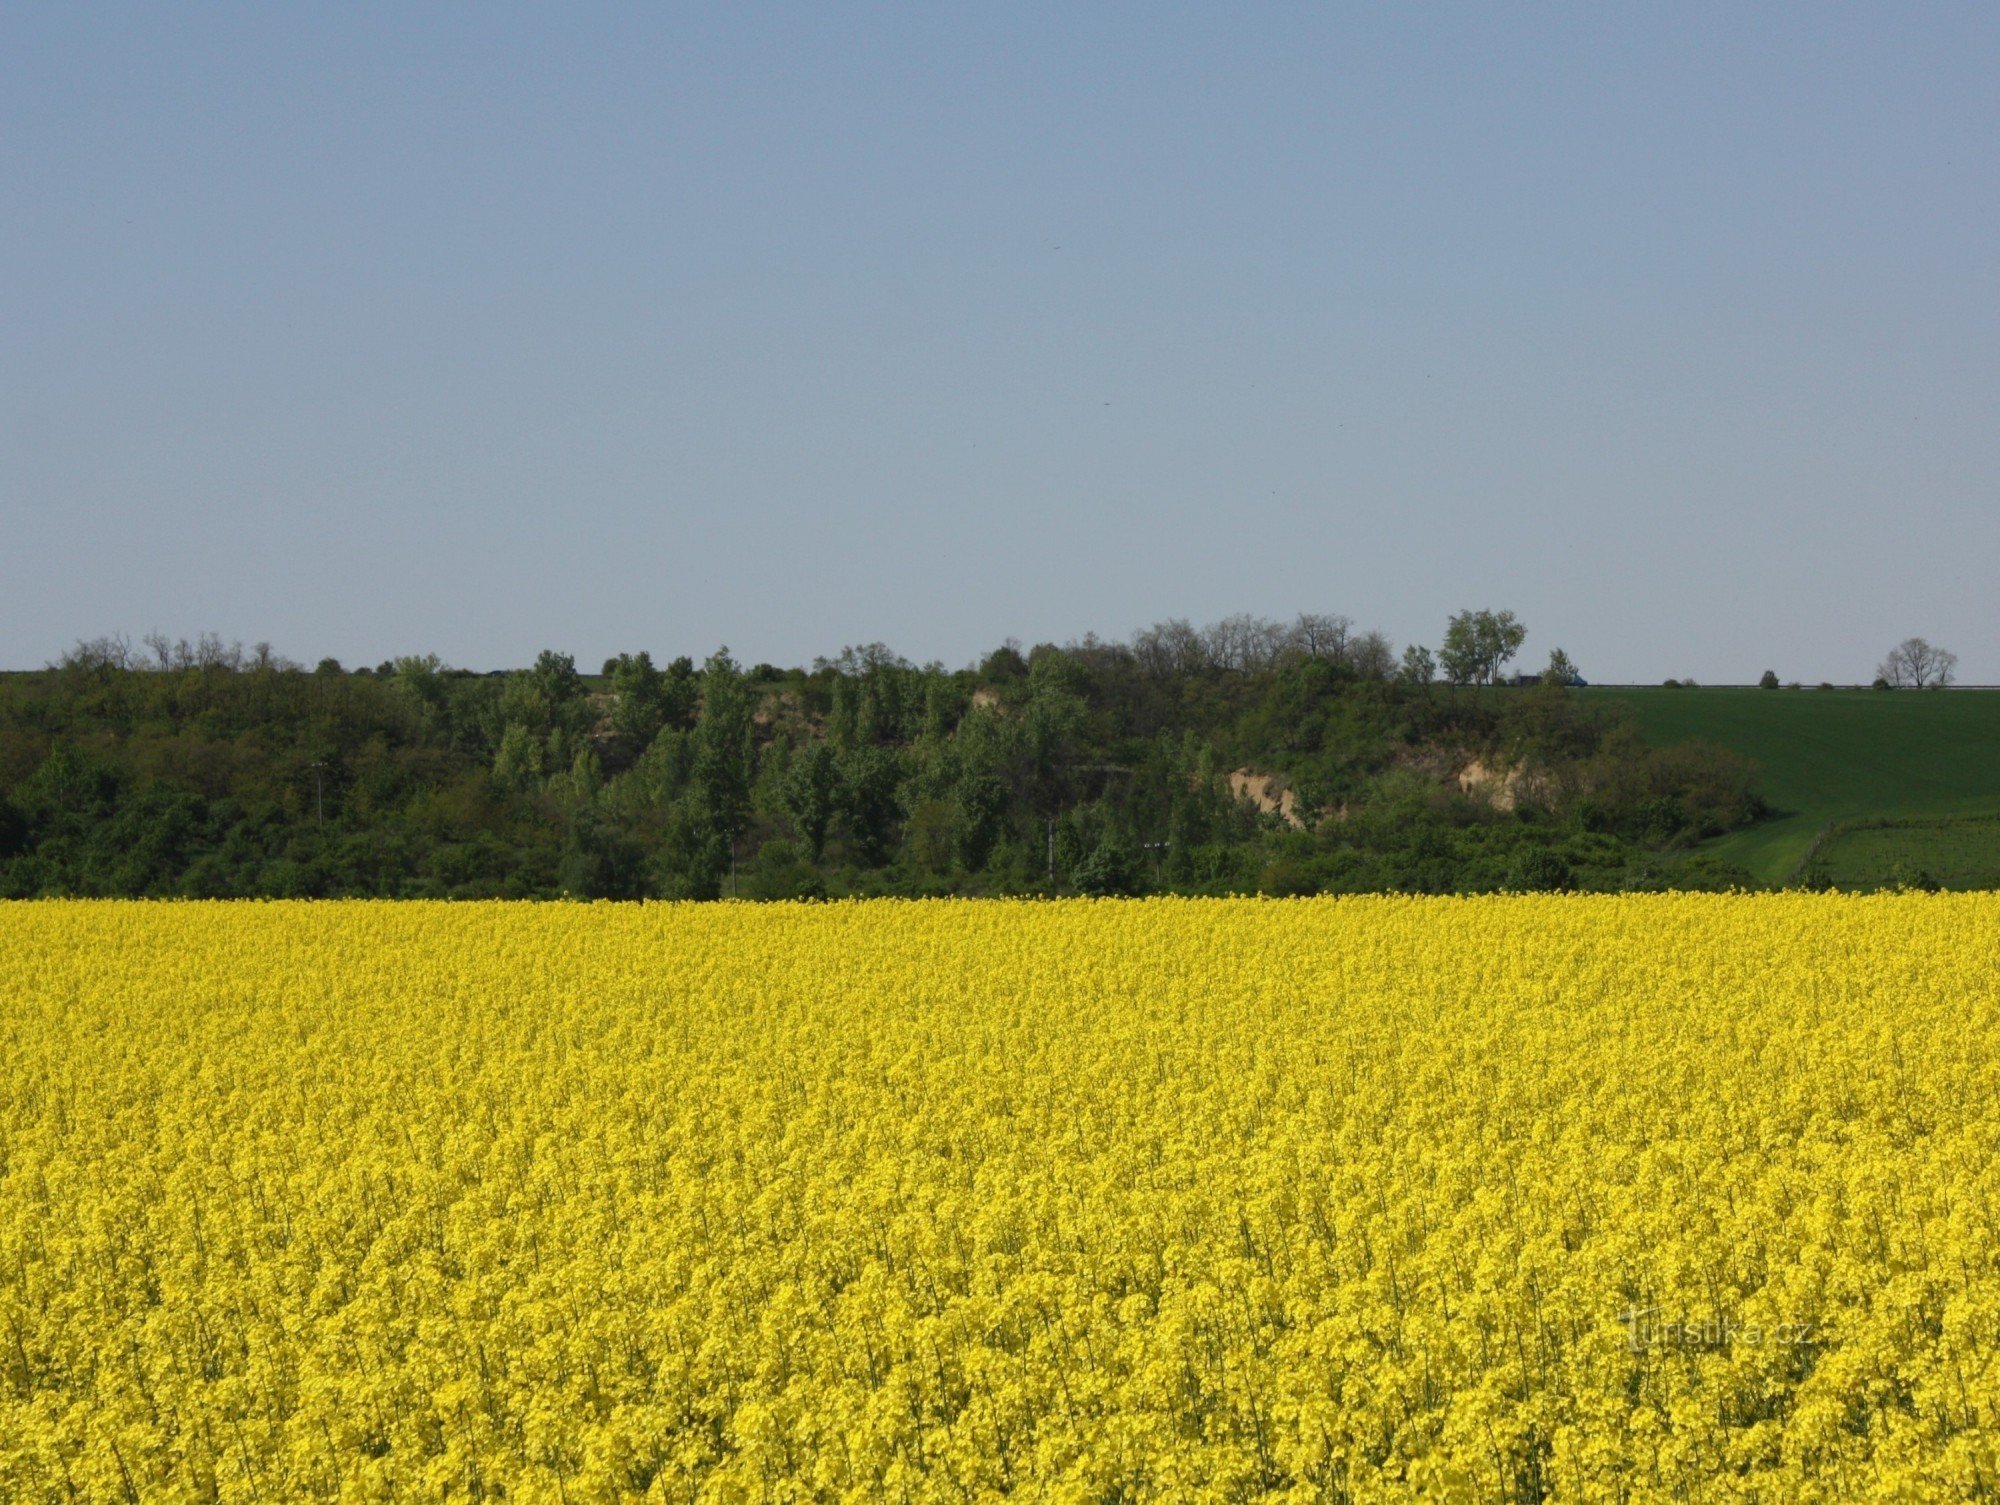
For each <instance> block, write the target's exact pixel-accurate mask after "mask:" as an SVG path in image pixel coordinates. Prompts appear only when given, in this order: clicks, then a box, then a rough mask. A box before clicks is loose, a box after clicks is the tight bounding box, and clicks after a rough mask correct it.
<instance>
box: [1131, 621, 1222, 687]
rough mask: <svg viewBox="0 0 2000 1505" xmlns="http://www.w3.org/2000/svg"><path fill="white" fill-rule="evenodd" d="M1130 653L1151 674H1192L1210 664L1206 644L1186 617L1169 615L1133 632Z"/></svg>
mask: <svg viewBox="0 0 2000 1505" xmlns="http://www.w3.org/2000/svg"><path fill="white" fill-rule="evenodd" d="M1132 654H1133V656H1134V657H1135V658H1137V659H1138V661H1139V664H1140V666H1141V667H1142V668H1144V669H1145V670H1146V671H1147V672H1148V673H1150V674H1157V675H1161V676H1163V677H1164V676H1167V675H1176V674H1195V673H1199V672H1200V671H1201V670H1203V669H1206V668H1208V667H1209V657H1208V645H1207V644H1206V643H1205V642H1204V641H1203V640H1202V635H1201V633H1199V632H1197V631H1196V630H1195V629H1194V628H1193V627H1192V626H1191V625H1190V624H1189V623H1188V620H1187V618H1185V617H1169V618H1167V620H1166V621H1164V622H1156V623H1155V624H1154V625H1153V626H1151V627H1148V628H1146V629H1145V630H1144V631H1142V632H1137V633H1134V634H1133V635H1132Z"/></svg>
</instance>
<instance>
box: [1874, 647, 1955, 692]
mask: <svg viewBox="0 0 2000 1505" xmlns="http://www.w3.org/2000/svg"><path fill="white" fill-rule="evenodd" d="M1957 670H1958V655H1957V654H1956V653H1952V652H1949V651H1947V650H1946V649H1943V648H1933V647H1932V646H1931V645H1930V644H1929V643H1927V642H1925V641H1924V640H1923V639H1922V638H1905V639H1904V640H1903V641H1902V642H1900V643H1898V644H1897V645H1896V646H1895V647H1894V648H1891V649H1890V650H1889V656H1888V657H1887V658H1885V659H1883V660H1882V667H1881V668H1879V669H1877V670H1876V671H1875V672H1876V673H1877V674H1878V675H1879V676H1880V677H1881V678H1883V679H1886V680H1887V681H1888V682H1889V683H1890V684H1892V685H1894V686H1896V688H1897V689H1899V690H1900V689H1910V690H1932V689H1942V688H1943V687H1944V686H1945V685H1948V684H1950V683H1951V682H1952V679H1953V677H1954V676H1955V675H1956V673H1957Z"/></svg>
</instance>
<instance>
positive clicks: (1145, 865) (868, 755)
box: [0, 619, 1761, 897]
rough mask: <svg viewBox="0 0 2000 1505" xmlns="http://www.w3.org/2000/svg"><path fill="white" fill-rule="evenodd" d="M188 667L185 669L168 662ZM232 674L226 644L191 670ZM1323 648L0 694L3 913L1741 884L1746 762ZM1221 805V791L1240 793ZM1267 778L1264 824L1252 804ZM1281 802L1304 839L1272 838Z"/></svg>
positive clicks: (1100, 647) (1243, 644)
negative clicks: (93, 903) (411, 902)
mask: <svg viewBox="0 0 2000 1505" xmlns="http://www.w3.org/2000/svg"><path fill="white" fill-rule="evenodd" d="M182 646H183V647H185V645H182ZM209 646H211V645H204V648H207V647H209ZM1402 662H1403V666H1404V667H1403V669H1402V670H1401V671H1400V672H1399V671H1398V668H1397V661H1396V660H1395V659H1394V658H1393V657H1392V655H1391V654H1390V652H1389V649H1388V646H1387V644H1385V643H1384V642H1383V641H1382V640H1381V639H1380V638H1379V637H1377V636H1375V635H1373V634H1365V635H1361V636H1359V637H1356V636H1353V635H1351V634H1349V633H1348V632H1347V631H1346V624H1345V623H1344V622H1341V621H1340V620H1339V619H1301V626H1300V627H1299V628H1297V629H1291V630H1287V631H1284V632H1280V631H1278V630H1277V629H1274V628H1272V627H1270V625H1269V624H1258V623H1255V622H1253V621H1250V619H1239V620H1237V621H1235V622H1234V623H1224V624H1220V625H1219V627H1218V628H1216V629H1210V630H1209V631H1208V632H1207V633H1195V632H1193V631H1192V630H1191V629H1188V628H1187V627H1186V624H1181V623H1169V624H1164V625H1163V627H1162V628H1159V629H1154V630H1152V631H1151V632H1148V633H1145V634H1141V635H1140V637H1138V638H1136V639H1135V640H1134V641H1133V642H1132V643H1131V644H1106V643H1102V642H1098V641H1095V640H1086V641H1085V642H1084V643H1081V644H1074V645H1071V646H1070V647H1068V648H1056V647H1053V646H1042V647H1038V648H1036V649H1034V650H1033V651H1032V652H1028V653H1022V652H1020V651H1018V650H1017V649H1015V648H1013V647H1012V646H1008V647H1005V648H1002V649H1000V650H998V651H996V652H995V653H993V654H992V655H991V656H989V657H988V658H987V659H986V660H985V661H984V662H983V663H982V664H980V665H979V666H977V667H976V668H969V669H964V670H959V671H947V670H945V669H943V668H941V667H939V666H935V665H932V666H927V667H918V666H915V665H912V664H909V663H907V662H905V661H904V660H902V659H900V658H898V657H896V656H895V655H894V654H891V653H890V652H888V651H887V650H886V649H883V648H881V647H880V646H874V647H869V648H863V649H850V650H848V651H846V652H845V653H843V654H842V655H841V656H840V657H839V658H838V659H836V660H831V661H826V660H822V661H820V662H818V663H816V664H815V665H814V666H813V667H812V668H811V669H794V670H780V669H775V668H771V667H769V666H762V665H760V666H758V667H756V668H754V669H751V670H748V671H745V670H744V669H742V668H741V667H740V666H738V665H737V664H736V663H735V662H734V661H733V660H732V659H731V658H730V656H729V655H728V653H727V652H726V651H724V652H718V653H717V654H715V655H714V656H713V657H711V658H710V659H709V660H708V661H707V662H706V663H705V664H703V665H701V666H699V667H697V666H696V665H695V664H694V663H692V662H691V661H689V660H688V659H685V658H683V659H678V660H675V661H674V662H672V663H669V664H665V665H656V664H654V663H653V661H652V660H651V659H650V658H649V657H648V656H647V655H645V654H632V655H622V656H620V657H619V658H618V659H616V660H613V661H611V662H609V663H607V664H606V665H605V666H604V672H603V673H602V674H601V675H596V676H585V675H583V674H581V673H579V672H578V670H577V668H576V666H575V664H574V663H573V662H572V661H571V660H570V659H569V658H568V657H566V656H564V655H561V654H557V653H544V654H543V655H541V657H540V658H539V659H538V660H537V662H536V663H535V664H534V665H533V666H532V667H531V668H528V669H525V670H521V671H519V672H514V673H507V674H497V675H476V674H472V673H469V672H466V671H460V670H453V669H450V668H447V667H445V666H444V665H442V664H440V663H439V662H438V661H437V660H436V659H435V658H429V657H425V658H405V659H401V660H397V661H396V662H394V663H392V664H384V665H382V666H381V667H380V668H379V669H374V670H362V671H357V672H350V671H346V670H343V669H342V668H341V667H340V666H339V665H338V664H334V663H332V662H331V661H328V662H326V663H322V664H321V665H320V666H319V667H318V668H317V669H316V670H312V671H307V670H305V669H302V668H300V667H298V666H295V665H290V664H287V663H285V662H283V661H281V660H277V659H274V658H272V657H271V656H270V655H269V654H268V653H264V652H259V653H257V654H254V655H251V656H248V657H246V656H244V655H242V654H240V653H236V652H233V651H229V652H224V651H221V650H220V649H219V646H216V647H214V651H195V652H178V653H171V654H170V653H167V652H165V651H162V652H161V654H160V661H159V662H158V663H157V664H153V665H149V666H148V667H144V668H141V667H134V666H132V663H131V660H130V657H129V655H127V654H124V653H122V652H116V651H109V650H107V648H106V646H105V645H101V644H99V645H84V646H82V647H80V648H79V649H78V651H77V652H75V653H73V654H71V655H69V656H68V657H67V658H66V659H65V661H64V662H63V663H62V664H60V665H57V666H54V667H51V668H50V669H47V670H44V671H40V672H36V673H30V674H16V675H8V676H4V677H0V893H4V894H7V895H15V896H19V895H29V894H43V893H47V894H64V893H68V894H107V895H108V894H158V895H168V894H189V895H227V894H271V895H335V894H379V895H449V896H466V897H469V896H475V895H503V896H505V895H522V896H527V895H555V894H562V893H569V894H574V895H580V896H607V897H637V896H679V897H712V896H717V895H723V894H729V893H736V894H741V895H744V896H751V897H780V896H793V895H813V894H842V893H879V892H897V893H927V892H972V893H994V892H1013V893H1026V892H1084V893H1122V892H1136V891H1142V890H1149V889H1154V888H1168V889H1174V890H1178V891H1182V892H1242V891H1264V892H1273V893H1299V892H1308V891H1314V890H1335V891H1352V890H1368V889H1400V890H1415V891H1427V892H1440V891H1476V890H1487V889H1501V888H1517V889H1518V888H1533V889H1551V888H1566V887H1581V888H1614V887H1658V886H1669V885H1673V886H1720V885H1726V884H1728V883H1730V882H1732V881H1738V882H1740V881H1742V880H1743V878H1744V874H1743V873H1742V872H1741V871H1740V870H1736V869H1732V868H1729V867H1727V866H1724V865H1720V864H1716V863H1714V862H1712V861H1709V860H1707V859H1705V858H1702V857H1699V856H1695V857H1692V858H1690V857H1689V856H1688V855H1687V854H1688V849H1689V848H1691V847H1692V846H1693V845H1694V844H1696V843H1697V842H1699V841H1701V840H1702V839H1704V838H1707V837H1711V836H1714V835H1717V834H1720V833H1723V832H1727V831H1733V830H1737V829H1739V828H1741V827H1743V826H1745V825H1746V824H1748V823H1749V822H1751V821H1753V820H1755V819H1756V818H1757V817H1758V815H1759V814H1760V810H1761V807H1760V804H1759V801H1758V799H1757V797H1756V795H1755V793H1754V792H1753V787H1754V774H1753V770H1752V768H1751V766H1750V765H1749V764H1748V763H1747V762H1746V761H1745V760H1743V759H1741V758H1738V757H1735V756H1733V755H1731V754H1729V753H1727V752H1724V751H1723V750H1721V749H1720V748H1717V747H1713V746H1704V745H1701V744H1697V743H1683V744H1681V745H1675V746H1653V745H1649V744H1648V743H1647V742H1646V741H1644V740H1643V739H1642V738H1641V736H1640V733H1639V731H1638V729H1637V728H1636V726H1635V725H1634V724H1633V723H1632V721H1631V720H1630V718H1629V717H1627V716H1625V715H1623V714H1622V713H1620V712H1619V711H1617V710H1616V709H1615V708H1613V707H1611V706H1608V705H1606V704H1605V703H1603V702H1602V701H1597V700H1592V699H1590V698H1588V697H1587V696H1585V695H1584V694H1581V693H1579V692H1577V691H1575V690H1572V689H1568V688H1566V687H1564V686H1563V685H1562V684H1560V683H1557V682H1553V681H1550V682H1544V683H1540V684H1534V685H1531V686H1526V687H1511V686H1510V687H1498V688H1466V687H1454V686H1450V685H1440V684H1435V683H1432V682H1431V681H1430V675H1429V669H1428V665H1427V663H1425V662H1423V661H1421V660H1417V659H1412V658H1407V657H1406V658H1405V659H1404V660H1403V661H1402ZM1232 775H1235V777H1234V778H1232ZM1246 783H1248V784H1249V785H1251V786H1253V788H1252V792H1253V793H1256V794H1261V795H1262V797H1263V802H1264V803H1265V804H1267V805H1270V806H1273V807H1274V808H1272V809H1269V810H1260V809H1259V808H1258V807H1257V804H1256V803H1255V802H1254V801H1253V800H1252V799H1247V798H1243V797H1241V794H1242V792H1243V791H1242V789H1241V788H1240V787H1239V786H1243V785H1245V784H1246ZM1276 807H1282V808H1276Z"/></svg>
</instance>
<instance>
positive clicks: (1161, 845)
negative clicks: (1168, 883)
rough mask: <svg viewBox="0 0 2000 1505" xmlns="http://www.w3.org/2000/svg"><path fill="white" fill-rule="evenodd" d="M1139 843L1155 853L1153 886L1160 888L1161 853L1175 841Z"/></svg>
mask: <svg viewBox="0 0 2000 1505" xmlns="http://www.w3.org/2000/svg"><path fill="white" fill-rule="evenodd" d="M1139 845H1140V846H1142V847H1144V848H1145V849H1146V850H1147V851H1149V852H1151V853H1152V854H1153V887H1155V888H1158V887H1159V886H1160V853H1162V852H1164V851H1165V850H1166V849H1167V848H1168V847H1170V846H1172V845H1173V843H1172V842H1171V841H1142V842H1140V843H1139Z"/></svg>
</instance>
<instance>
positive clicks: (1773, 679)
mask: <svg viewBox="0 0 2000 1505" xmlns="http://www.w3.org/2000/svg"><path fill="white" fill-rule="evenodd" d="M1757 688H1758V689H1760V690H1775V689H1777V688H1778V671H1777V670H1775V669H1766V670H1765V671H1764V672H1763V674H1762V675H1761V676H1759V678H1758V680H1757Z"/></svg>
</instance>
